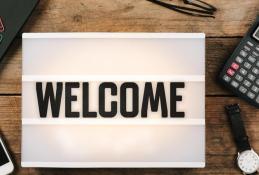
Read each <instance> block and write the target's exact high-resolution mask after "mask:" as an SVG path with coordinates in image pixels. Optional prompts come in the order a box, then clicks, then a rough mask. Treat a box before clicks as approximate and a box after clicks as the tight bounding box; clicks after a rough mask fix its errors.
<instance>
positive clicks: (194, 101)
mask: <svg viewBox="0 0 259 175" xmlns="http://www.w3.org/2000/svg"><path fill="white" fill-rule="evenodd" d="M22 166H24V167H204V166H205V36H204V34H199V33H196V34H180V33H179V34H175V33H156V34H155V33H37V34H36V33H26V34H23V75H22Z"/></svg>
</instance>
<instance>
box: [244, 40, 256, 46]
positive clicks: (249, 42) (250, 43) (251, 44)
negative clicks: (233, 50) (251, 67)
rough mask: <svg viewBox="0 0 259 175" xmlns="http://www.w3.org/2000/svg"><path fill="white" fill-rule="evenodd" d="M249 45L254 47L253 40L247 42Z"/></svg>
mask: <svg viewBox="0 0 259 175" xmlns="http://www.w3.org/2000/svg"><path fill="white" fill-rule="evenodd" d="M246 43H247V44H248V45H249V46H251V47H254V44H253V43H252V42H251V41H247V42H246Z"/></svg>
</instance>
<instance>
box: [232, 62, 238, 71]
mask: <svg viewBox="0 0 259 175" xmlns="http://www.w3.org/2000/svg"><path fill="white" fill-rule="evenodd" d="M231 67H232V68H233V69H235V70H237V69H238V68H239V65H238V64H237V63H232V64H231Z"/></svg>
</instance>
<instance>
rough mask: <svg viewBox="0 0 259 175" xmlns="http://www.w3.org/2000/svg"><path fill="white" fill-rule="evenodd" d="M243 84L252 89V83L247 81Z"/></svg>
mask: <svg viewBox="0 0 259 175" xmlns="http://www.w3.org/2000/svg"><path fill="white" fill-rule="evenodd" d="M243 84H244V85H245V86H247V87H250V86H251V83H250V81H247V80H245V81H244V82H243Z"/></svg>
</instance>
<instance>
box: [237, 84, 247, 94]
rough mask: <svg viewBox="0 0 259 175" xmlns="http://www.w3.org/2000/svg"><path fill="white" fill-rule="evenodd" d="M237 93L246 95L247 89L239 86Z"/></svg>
mask: <svg viewBox="0 0 259 175" xmlns="http://www.w3.org/2000/svg"><path fill="white" fill-rule="evenodd" d="M239 91H240V92H242V93H243V94H244V93H246V91H247V89H246V88H245V87H244V86H240V88H239Z"/></svg>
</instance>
